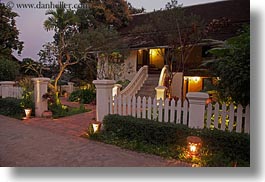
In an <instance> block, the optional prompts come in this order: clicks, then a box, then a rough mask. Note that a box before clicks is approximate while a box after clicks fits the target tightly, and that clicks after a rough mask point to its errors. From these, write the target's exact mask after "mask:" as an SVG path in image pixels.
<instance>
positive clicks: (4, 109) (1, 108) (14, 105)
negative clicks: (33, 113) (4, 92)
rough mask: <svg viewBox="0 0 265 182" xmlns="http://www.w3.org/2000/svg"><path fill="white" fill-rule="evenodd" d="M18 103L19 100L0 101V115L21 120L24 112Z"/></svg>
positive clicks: (5, 99)
mask: <svg viewBox="0 0 265 182" xmlns="http://www.w3.org/2000/svg"><path fill="white" fill-rule="evenodd" d="M20 102H21V100H20V99H15V98H4V99H0V103H1V104H0V114H2V115H5V116H10V117H15V118H19V119H21V117H22V116H23V114H24V111H23V108H22V107H21V106H20Z"/></svg>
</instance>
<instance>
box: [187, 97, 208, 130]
mask: <svg viewBox="0 0 265 182" xmlns="http://www.w3.org/2000/svg"><path fill="white" fill-rule="evenodd" d="M186 97H187V98H188V100H189V104H190V107H189V127H190V128H204V113H205V104H206V100H207V99H208V98H209V95H208V94H207V93H202V92H189V93H188V94H187V96H186Z"/></svg>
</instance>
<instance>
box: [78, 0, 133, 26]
mask: <svg viewBox="0 0 265 182" xmlns="http://www.w3.org/2000/svg"><path fill="white" fill-rule="evenodd" d="M80 2H81V3H82V4H86V7H89V10H81V12H82V14H84V12H88V11H89V14H87V15H89V16H87V17H89V20H90V21H89V23H90V25H91V24H92V25H93V26H95V27H98V25H102V24H103V25H109V26H114V27H115V28H116V29H119V28H121V27H124V26H126V25H128V23H129V21H130V19H131V18H130V10H129V7H128V4H127V2H126V1H125V0H101V1H98V0H80ZM87 20H88V19H85V21H87Z"/></svg>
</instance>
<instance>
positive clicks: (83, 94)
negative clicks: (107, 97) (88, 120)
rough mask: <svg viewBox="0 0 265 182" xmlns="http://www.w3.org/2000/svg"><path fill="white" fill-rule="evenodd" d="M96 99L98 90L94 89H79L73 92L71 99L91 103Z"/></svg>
mask: <svg viewBox="0 0 265 182" xmlns="http://www.w3.org/2000/svg"><path fill="white" fill-rule="evenodd" d="M95 99H96V92H95V90H93V89H84V90H77V91H74V92H72V93H71V95H70V96H69V101H71V102H80V103H82V104H90V103H91V102H93V101H94V100H95Z"/></svg>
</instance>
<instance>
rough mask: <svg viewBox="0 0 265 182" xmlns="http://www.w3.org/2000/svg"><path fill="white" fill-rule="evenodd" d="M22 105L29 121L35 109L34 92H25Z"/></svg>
mask: <svg viewBox="0 0 265 182" xmlns="http://www.w3.org/2000/svg"><path fill="white" fill-rule="evenodd" d="M20 104H21V106H22V107H23V108H24V111H25V115H26V117H25V119H29V118H30V117H31V113H32V108H34V101H33V92H26V91H23V93H22V99H21V103H20Z"/></svg>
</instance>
